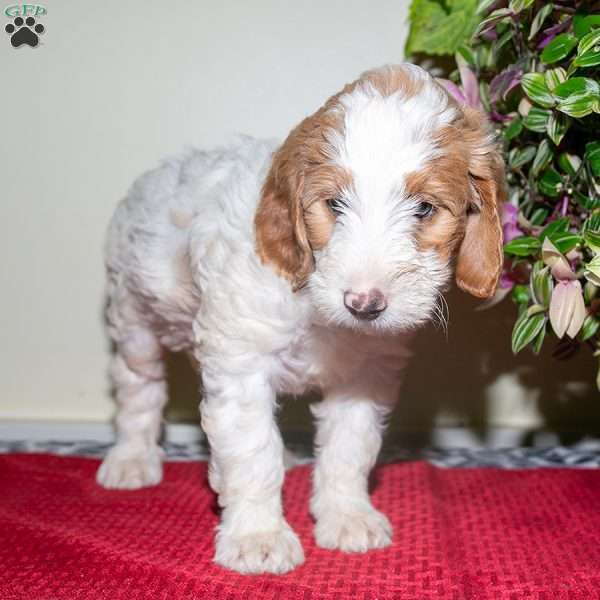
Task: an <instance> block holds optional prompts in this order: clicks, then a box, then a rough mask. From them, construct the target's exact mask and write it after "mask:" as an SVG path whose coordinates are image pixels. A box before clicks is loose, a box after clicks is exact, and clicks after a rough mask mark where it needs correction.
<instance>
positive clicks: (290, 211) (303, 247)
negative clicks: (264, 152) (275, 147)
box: [254, 145, 313, 291]
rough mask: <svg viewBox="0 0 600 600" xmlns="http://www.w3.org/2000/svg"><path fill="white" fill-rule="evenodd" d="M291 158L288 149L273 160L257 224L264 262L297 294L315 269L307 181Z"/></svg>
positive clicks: (257, 215)
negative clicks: (304, 190) (306, 218)
mask: <svg viewBox="0 0 600 600" xmlns="http://www.w3.org/2000/svg"><path fill="white" fill-rule="evenodd" d="M287 154H288V149H287V148H286V146H285V145H284V146H283V147H282V148H281V149H280V150H279V151H278V152H276V153H275V154H274V156H273V162H272V165H271V170H270V171H269V174H268V176H267V179H266V181H265V184H264V186H263V189H262V195H261V198H260V202H259V205H258V208H257V211H256V217H255V220H254V224H255V230H256V248H257V252H258V255H259V256H260V258H261V260H262V261H263V263H267V264H271V265H272V266H273V267H274V268H275V270H276V271H277V272H278V273H279V274H280V275H282V276H283V277H285V278H286V279H288V280H289V281H290V282H291V284H292V288H293V290H294V291H296V290H298V289H299V288H301V287H302V286H303V285H304V284H305V283H306V280H307V279H308V276H309V274H310V273H311V271H312V269H313V255H312V250H311V248H310V244H309V242H308V238H307V235H306V227H305V224H304V210H303V207H302V198H301V195H302V186H303V181H304V177H303V175H302V173H299V172H296V169H294V167H293V165H294V161H291V160H290V159H289V158H288V156H287Z"/></svg>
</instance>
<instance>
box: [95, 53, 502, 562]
mask: <svg viewBox="0 0 600 600" xmlns="http://www.w3.org/2000/svg"><path fill="white" fill-rule="evenodd" d="M503 194H504V191H503V166H502V161H501V159H500V156H499V154H498V153H497V149H496V147H495V145H494V141H493V138H492V135H491V133H490V130H489V127H488V124H487V123H486V121H485V119H484V117H483V115H482V114H479V113H478V112H476V111H474V110H472V109H470V108H468V107H464V106H459V105H458V104H457V103H456V102H455V101H454V100H453V99H452V98H450V97H449V96H448V94H447V93H446V91H445V90H444V89H443V88H442V87H441V86H440V85H438V84H437V83H436V82H435V80H434V79H433V78H432V77H431V76H429V75H428V74H427V73H426V72H425V71H423V70H422V69H420V68H418V67H416V66H413V65H409V64H402V65H398V66H387V67H383V68H381V69H378V70H373V71H369V72H367V73H365V74H364V75H362V76H361V77H360V79H358V80H357V81H355V82H354V83H351V84H349V85H347V86H346V87H345V88H344V89H343V90H342V91H341V92H339V93H338V94H336V95H335V96H333V97H332V98H330V99H329V100H328V101H327V102H326V103H325V105H324V106H323V107H322V108H320V109H319V110H318V111H317V112H316V113H315V114H313V115H312V116H310V117H308V118H306V119H305V120H304V121H302V123H300V125H298V127H296V128H295V129H294V130H293V131H292V132H291V133H290V134H289V136H288V137H287V139H286V140H285V142H284V143H283V144H281V145H277V144H273V143H271V142H265V141H257V140H254V139H250V138H242V139H240V140H238V141H237V142H236V143H234V144H232V145H230V146H227V147H225V148H221V149H218V150H214V151H210V152H201V151H197V150H193V151H191V152H189V153H187V154H185V155H183V156H181V157H179V158H175V159H171V160H168V161H166V162H165V163H163V164H162V165H161V166H160V167H158V168H157V169H155V170H154V171H151V172H149V173H146V174H145V175H143V176H142V177H141V178H140V179H139V180H138V181H137V182H136V183H135V184H134V185H133V187H132V188H131V191H130V192H129V195H128V196H127V198H125V200H123V201H122V202H121V203H120V205H119V206H118V208H117V210H116V212H115V214H114V217H113V219H112V222H111V225H110V230H109V234H108V244H107V251H106V264H107V272H108V286H107V290H108V301H109V302H108V309H107V320H108V324H109V332H110V335H111V337H112V339H113V340H114V342H115V345H116V354H115V356H114V358H113V362H112V366H111V374H112V378H113V382H114V386H115V390H116V397H117V401H118V405H119V410H118V415H117V417H116V426H117V431H118V439H117V443H116V445H115V446H114V447H113V448H112V449H111V450H110V452H109V453H108V455H107V456H106V458H105V460H104V462H103V463H102V466H101V467H100V469H99V471H98V475H97V479H98V482H99V483H100V484H101V485H103V486H105V487H108V488H127V489H131V488H138V487H142V486H147V485H154V484H157V483H158V482H159V481H160V480H161V476H162V470H161V458H162V453H161V450H160V448H159V446H158V444H157V439H158V436H159V429H160V424H161V410H162V408H163V406H164V404H165V402H166V397H167V392H166V383H165V370H164V366H163V362H162V358H163V352H164V351H165V350H175V351H177V350H187V351H188V352H189V353H190V354H191V355H192V356H193V357H194V359H195V361H196V362H197V364H198V365H201V374H202V402H201V404H200V412H201V418H202V427H203V429H204V431H205V432H206V435H207V437H208V440H209V443H210V447H211V458H210V467H209V481H210V485H211V487H212V488H213V490H214V491H215V492H216V493H217V494H218V501H219V505H220V506H221V508H222V515H221V523H220V525H219V527H218V532H217V537H216V553H215V561H216V562H217V563H219V564H220V565H223V566H224V567H227V568H230V569H234V570H236V571H239V572H242V573H262V572H272V573H284V572H286V571H289V570H290V569H292V568H293V567H295V566H296V565H299V564H300V563H302V561H303V551H302V547H301V545H300V542H299V540H298V537H297V536H296V534H295V533H294V531H293V530H292V529H291V528H290V526H289V525H288V523H287V522H286V520H285V518H284V515H283V512H282V502H281V486H282V482H283V477H284V461H283V450H284V449H283V444H282V441H281V436H280V434H279V431H278V428H277V425H276V422H275V418H274V411H275V409H276V398H277V394H278V393H280V392H285V393H288V394H300V393H302V392H304V391H305V390H306V389H308V388H319V389H321V390H322V392H323V400H322V402H320V403H319V404H317V405H315V406H313V408H312V412H313V414H314V416H315V418H316V422H317V434H316V461H315V465H314V477H313V479H314V492H313V495H312V499H311V503H310V509H311V512H312V515H313V516H314V518H315V522H316V524H315V531H314V533H315V538H316V542H317V544H318V545H319V546H322V547H324V548H338V549H340V550H344V551H347V552H365V551H367V550H369V549H372V548H382V547H384V546H387V545H389V544H390V543H391V539H392V528H391V526H390V523H389V521H388V519H387V518H386V517H385V516H384V515H383V514H382V513H381V512H379V511H377V510H376V509H375V508H374V507H373V505H372V504H371V501H370V499H369V494H368V488H367V479H368V476H369V471H370V470H371V468H372V467H373V465H374V464H375V460H376V458H377V454H378V452H379V449H380V446H381V436H382V429H383V426H384V422H385V418H386V416H387V415H388V414H389V412H390V410H391V409H392V407H393V405H394V403H395V401H396V398H397V396H398V387H399V383H400V379H401V372H402V369H403V367H404V366H405V363H406V361H407V358H408V356H409V350H408V346H409V341H410V338H411V336H412V335H413V331H414V330H415V329H416V328H417V327H418V326H420V325H422V324H423V323H425V322H427V321H428V320H429V319H431V318H432V316H433V315H435V313H436V310H438V306H439V302H440V301H441V293H442V292H443V291H444V289H445V288H446V286H447V284H448V282H449V280H450V277H451V274H452V270H453V267H454V264H455V273H456V281H457V283H458V286H459V287H460V288H462V289H463V290H466V291H467V292H470V293H471V294H473V295H475V296H478V297H482V298H484V297H488V296H490V295H491V294H492V293H493V291H494V289H495V286H496V283H497V280H498V276H499V273H500V269H501V263H502V241H501V226H500V219H499V209H500V204H501V201H502V200H503Z"/></svg>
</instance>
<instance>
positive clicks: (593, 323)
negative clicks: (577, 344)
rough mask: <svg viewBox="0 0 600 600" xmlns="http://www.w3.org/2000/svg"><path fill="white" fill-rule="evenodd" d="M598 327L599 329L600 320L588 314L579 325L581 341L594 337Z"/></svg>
mask: <svg viewBox="0 0 600 600" xmlns="http://www.w3.org/2000/svg"><path fill="white" fill-rule="evenodd" d="M598 329H600V320H598V319H597V318H596V317H595V316H594V315H588V316H587V317H586V318H585V319H584V320H583V325H582V326H581V332H580V333H581V341H582V342H585V341H586V340H589V339H590V338H592V337H594V336H595V335H596V334H597V333H598Z"/></svg>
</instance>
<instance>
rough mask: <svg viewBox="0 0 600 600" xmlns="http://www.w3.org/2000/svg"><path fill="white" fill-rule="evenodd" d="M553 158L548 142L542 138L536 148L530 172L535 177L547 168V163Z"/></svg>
mask: <svg viewBox="0 0 600 600" xmlns="http://www.w3.org/2000/svg"><path fill="white" fill-rule="evenodd" d="M553 156H554V153H553V152H552V148H550V142H548V140H547V139H546V138H544V139H543V140H542V142H541V143H540V145H539V146H538V149H537V152H536V154H535V158H534V159H533V164H532V165H531V172H532V173H533V174H534V175H537V174H538V173H539V172H540V171H541V170H542V169H545V168H546V167H547V166H548V163H549V162H550V161H551V160H552V157H553Z"/></svg>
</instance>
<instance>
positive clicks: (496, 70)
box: [406, 0, 600, 388]
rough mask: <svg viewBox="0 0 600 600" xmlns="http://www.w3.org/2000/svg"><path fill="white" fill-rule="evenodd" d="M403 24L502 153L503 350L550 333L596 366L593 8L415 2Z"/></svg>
mask: <svg viewBox="0 0 600 600" xmlns="http://www.w3.org/2000/svg"><path fill="white" fill-rule="evenodd" d="M409 18H410V32H409V36H408V40H407V47H406V53H407V54H414V53H421V54H425V55H430V56H438V57H440V56H441V57H448V58H450V59H451V60H450V67H448V66H447V64H446V67H445V70H446V72H447V73H446V74H447V78H442V79H440V82H441V83H442V84H443V85H444V86H445V87H446V89H447V90H448V91H449V92H450V93H451V94H452V95H454V96H455V97H456V98H457V99H458V100H459V101H460V102H463V103H467V104H470V105H472V106H475V107H478V108H480V109H482V110H484V111H486V112H487V113H488V115H489V118H490V120H491V122H492V123H493V125H494V128H495V131H496V133H497V136H498V140H499V143H500V144H502V149H503V152H504V156H505V162H506V173H507V186H508V191H509V200H508V202H507V203H506V206H505V207H504V222H503V225H504V244H505V245H504V252H505V257H506V259H505V265H504V271H503V274H502V278H501V281H500V286H499V289H498V292H497V294H496V297H495V301H499V300H501V299H502V298H503V297H505V296H507V295H509V294H510V295H511V296H512V299H513V300H514V302H515V303H516V305H517V307H518V310H517V311H516V320H515V325H514V328H513V332H512V349H513V352H514V353H517V352H520V351H521V350H523V349H524V348H526V347H530V348H531V349H532V350H533V352H535V353H536V354H537V353H539V351H540V349H541V347H542V345H543V344H544V342H545V341H546V340H547V339H548V337H549V336H550V335H552V334H553V335H554V336H555V337H556V338H558V339H559V340H563V342H562V346H563V353H564V352H565V351H566V353H567V354H568V352H569V347H571V348H572V347H573V346H574V345H576V344H585V345H587V346H589V347H590V348H591V350H592V352H594V355H595V356H597V357H598V358H599V360H600V293H599V287H600V114H599V113H600V83H599V75H600V3H598V2H596V3H590V2H584V1H575V0H562V1H561V0H555V2H553V3H548V2H542V1H539V0H510V1H508V0H506V1H502V0H481V1H480V2H477V0H447V1H446V2H442V1H441V0H439V1H436V0H413V2H412V6H411V10H410V17H409ZM446 63H448V60H446ZM596 383H597V385H598V387H599V388H600V368H599V370H598V374H597V376H596Z"/></svg>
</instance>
